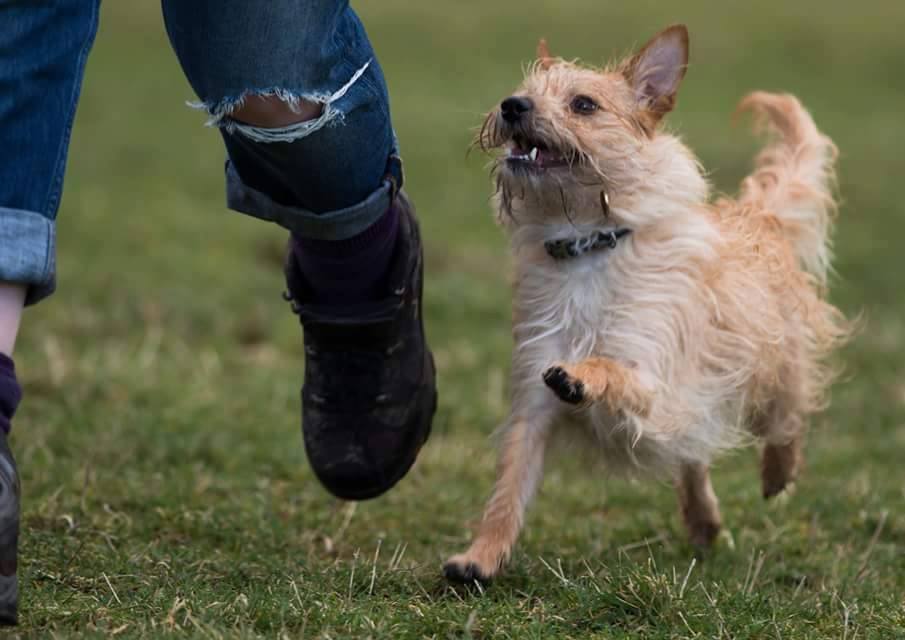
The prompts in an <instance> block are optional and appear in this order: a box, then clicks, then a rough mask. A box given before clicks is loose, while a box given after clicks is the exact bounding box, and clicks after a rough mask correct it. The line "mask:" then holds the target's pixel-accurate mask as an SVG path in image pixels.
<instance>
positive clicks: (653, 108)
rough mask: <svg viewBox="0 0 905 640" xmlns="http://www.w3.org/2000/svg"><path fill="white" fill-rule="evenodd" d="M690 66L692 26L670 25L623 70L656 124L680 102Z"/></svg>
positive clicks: (642, 105)
mask: <svg viewBox="0 0 905 640" xmlns="http://www.w3.org/2000/svg"><path fill="white" fill-rule="evenodd" d="M687 67H688V29H686V28H685V25H684V24H676V25H673V26H671V27H667V28H666V29H664V30H663V31H661V32H660V33H658V34H657V35H655V36H654V37H653V38H651V40H650V41H649V42H648V43H647V44H646V45H644V47H642V48H641V50H640V51H639V52H638V53H636V54H635V55H634V56H632V58H631V59H629V61H628V62H627V63H626V65H625V66H624V67H623V74H624V75H625V77H626V79H627V80H628V81H629V84H630V85H631V86H632V88H633V89H634V91H635V98H636V100H637V101H638V104H639V106H640V107H641V108H642V109H644V110H645V111H646V112H647V113H649V114H650V116H651V117H652V118H653V124H656V123H657V122H659V121H660V119H661V118H662V117H663V116H665V115H666V114H667V113H669V112H670V111H672V109H673V107H674V106H675V105H676V92H678V90H679V84H681V82H682V78H684V77H685V69H686V68H687Z"/></svg>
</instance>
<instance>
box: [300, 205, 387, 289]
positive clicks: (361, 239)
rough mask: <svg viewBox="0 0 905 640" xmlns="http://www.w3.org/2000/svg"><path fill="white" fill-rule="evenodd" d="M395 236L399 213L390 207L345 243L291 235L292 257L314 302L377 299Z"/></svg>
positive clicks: (383, 286)
mask: <svg viewBox="0 0 905 640" xmlns="http://www.w3.org/2000/svg"><path fill="white" fill-rule="evenodd" d="M398 235H399V210H398V209H397V208H396V206H395V205H393V206H390V208H389V209H387V211H386V213H384V214H383V216H382V217H381V218H380V219H378V220H377V221H376V222H375V223H374V224H372V225H371V226H370V227H368V228H367V229H365V230H364V231H362V232H361V233H359V234H358V235H356V236H353V237H351V238H348V239H346V240H337V241H330V240H314V239H311V238H302V237H299V236H295V235H293V237H292V240H293V254H294V255H295V259H296V261H297V263H298V265H299V269H300V270H301V272H302V274H303V275H304V276H305V280H306V282H307V283H308V285H309V286H310V287H311V289H312V290H313V291H314V298H315V301H316V302H321V303H328V304H329V303H346V304H347V303H354V302H367V301H372V300H379V299H380V298H382V297H383V296H384V295H385V293H386V291H384V289H385V285H386V274H387V270H388V268H389V266H390V260H391V259H392V257H393V253H394V250H395V248H396V237H397V236H398Z"/></svg>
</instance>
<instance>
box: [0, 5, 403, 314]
mask: <svg viewBox="0 0 905 640" xmlns="http://www.w3.org/2000/svg"><path fill="white" fill-rule="evenodd" d="M99 4H100V2H99V0H55V1H54V2H49V3H48V2H44V1H42V0H0V282H13V283H22V284H26V285H28V294H27V298H26V303H27V304H33V303H35V302H37V301H38V300H40V299H42V298H44V297H46V296H47V295H49V294H50V293H52V292H53V289H54V286H55V259H54V251H55V249H54V233H55V232H54V226H55V225H54V220H55V218H56V214H57V210H58V208H59V201H60V193H61V191H62V184H63V174H64V170H65V164H66V155H67V152H68V147H69V134H70V131H71V129H72V121H73V116H74V114H75V109H76V105H77V102H78V96H79V91H80V88H81V81H82V75H83V72H84V68H85V60H86V58H87V56H88V52H89V51H90V49H91V45H92V43H93V41H94V35H95V33H96V31H97V24H98V10H99ZM162 5H163V15H164V20H165V23H166V29H167V33H168V34H169V36H170V42H171V43H172V45H173V48H174V50H175V51H176V55H177V57H178V58H179V62H180V64H181V65H182V68H183V70H184V72H185V75H186V77H187V78H188V80H189V82H190V83H191V85H192V87H193V88H194V90H195V92H196V93H197V94H198V97H199V98H200V101H199V102H198V103H197V105H196V106H198V107H199V108H201V109H204V110H205V111H206V112H207V114H208V117H209V118H208V123H209V124H211V125H213V126H217V127H218V128H219V131H220V133H221V135H222V137H223V141H224V143H225V146H226V151H227V161H226V198H227V205H228V206H229V208H231V209H233V210H235V211H239V212H241V213H246V214H249V215H252V216H255V217H257V218H261V219H263V220H268V221H271V222H275V223H277V224H279V225H281V226H282V227H284V228H286V229H288V230H289V231H292V232H293V233H295V234H297V235H299V236H303V237H310V238H317V239H322V240H343V239H346V238H350V237H352V236H354V235H356V234H358V233H360V232H361V231H363V230H365V229H367V228H368V227H369V226H370V225H371V224H372V223H373V222H374V221H376V220H377V219H378V218H380V216H381V215H382V214H383V213H384V212H385V211H386V209H387V207H388V206H389V204H390V200H391V198H392V194H393V193H394V190H395V189H398V188H399V187H401V186H402V165H401V161H400V160H399V156H398V152H397V145H396V139H395V135H394V133H393V128H392V124H391V120H390V108H389V98H388V95H387V88H386V83H385V81H384V77H383V72H382V71H381V69H380V65H379V64H378V62H377V59H376V57H375V55H374V51H373V50H372V48H371V44H370V42H369V41H368V37H367V34H366V33H365V30H364V27H363V26H362V24H361V22H360V21H359V19H358V17H357V16H356V15H355V13H354V11H352V9H351V8H350V7H349V4H348V2H347V1H342V0H304V1H303V0H267V1H266V2H247V1H246V0H192V1H187V0H163V2H162ZM136 73H139V74H140V73H141V70H136ZM249 95H275V96H277V97H279V98H280V99H282V100H284V101H286V102H287V103H288V104H289V105H290V106H291V105H292V104H293V103H294V102H296V103H297V101H298V100H299V99H306V100H310V101H314V102H317V103H320V104H321V105H323V106H322V113H321V115H320V116H318V117H317V118H315V119H313V120H307V121H304V122H299V123H295V124H291V125H288V126H284V127H278V128H263V127H257V126H252V125H249V124H244V123H242V122H239V121H237V120H235V119H233V118H232V117H231V113H232V112H234V111H235V110H236V109H238V108H239V106H241V104H242V102H243V100H244V99H245V98H246V97H247V96H249Z"/></svg>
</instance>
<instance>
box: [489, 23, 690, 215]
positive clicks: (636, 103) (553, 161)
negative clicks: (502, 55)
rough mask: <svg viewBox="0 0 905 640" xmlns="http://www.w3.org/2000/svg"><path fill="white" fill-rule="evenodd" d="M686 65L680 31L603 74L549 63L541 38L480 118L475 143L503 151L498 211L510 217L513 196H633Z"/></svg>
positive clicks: (551, 60)
mask: <svg viewBox="0 0 905 640" xmlns="http://www.w3.org/2000/svg"><path fill="white" fill-rule="evenodd" d="M687 64H688V31H687V30H686V28H685V27H684V26H682V25H675V26H671V27H669V28H667V29H665V30H664V31H662V32H660V33H659V34H657V35H656V36H655V37H654V38H652V39H651V40H650V42H648V43H647V44H646V45H645V46H644V47H642V48H641V49H640V50H639V51H638V52H637V53H635V54H634V55H632V56H630V57H628V58H627V59H625V60H623V61H621V62H619V63H618V64H616V65H613V66H610V67H607V68H605V69H592V68H587V67H583V66H580V65H578V64H576V63H573V62H568V61H565V60H562V59H560V58H554V57H552V56H551V55H550V53H549V51H548V49H547V46H546V43H545V42H544V41H541V43H540V45H539V46H538V53H537V61H536V62H535V63H534V64H533V65H532V66H531V67H530V68H529V71H528V73H527V76H526V77H525V80H524V81H523V82H522V84H521V86H520V87H519V88H518V89H517V90H516V91H515V92H514V93H513V94H512V95H511V96H509V97H507V98H505V99H504V100H503V101H502V102H501V103H500V104H499V106H498V107H497V108H496V109H494V110H493V111H491V112H490V113H489V114H488V115H487V117H486V119H485V121H484V125H483V127H482V128H481V131H480V133H479V135H478V138H477V143H478V145H479V146H481V148H483V149H484V150H499V151H500V152H501V153H499V154H498V156H497V157H496V160H495V163H494V170H495V172H496V178H497V186H498V188H499V199H500V205H501V209H502V210H505V209H507V208H508V209H509V211H508V212H509V213H511V212H512V201H513V198H515V199H521V200H525V199H526V198H527V199H529V200H530V199H531V198H530V196H532V195H533V196H534V197H535V199H540V200H542V201H543V200H552V199H554V198H557V197H560V196H561V197H562V198H563V206H564V207H565V198H566V195H568V196H569V197H570V198H573V199H574V198H575V197H576V196H577V195H578V196H580V195H581V194H582V193H583V194H584V198H585V199H586V200H588V201H589V202H590V201H595V202H598V203H599V202H600V197H601V196H600V193H601V192H606V193H608V194H610V195H612V194H613V193H616V194H618V193H619V192H626V191H637V190H638V187H639V182H640V181H644V180H645V179H646V178H647V177H648V176H650V175H651V174H652V173H654V172H656V170H657V168H655V167H652V166H649V165H650V161H649V160H650V158H652V157H654V156H656V155H657V154H656V153H654V152H653V150H652V149H651V148H650V147H651V146H652V145H654V144H656V140H657V138H658V137H660V136H658V125H659V123H660V121H661V120H662V118H663V116H665V115H666V114H667V113H669V111H671V110H672V108H673V107H674V105H675V103H676V93H677V91H678V88H679V84H680V83H681V81H682V78H683V77H684V75H685V69H686V66H687ZM660 155H662V154H660ZM599 206H600V205H598V209H597V211H598V212H599V211H600V208H599Z"/></svg>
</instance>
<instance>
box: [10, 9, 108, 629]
mask: <svg viewBox="0 0 905 640" xmlns="http://www.w3.org/2000/svg"><path fill="white" fill-rule="evenodd" d="M97 15H98V2H97V1H95V0H59V1H58V2H37V1H35V0H24V1H22V0H20V1H18V2H16V1H13V2H10V1H9V0H0V149H2V153H0V625H6V624H15V623H16V620H17V606H18V582H17V578H16V567H17V551H18V539H19V479H18V475H17V471H16V463H15V460H14V459H13V456H12V452H11V451H10V449H9V444H8V442H7V435H8V434H9V431H10V429H11V427H12V418H13V414H14V413H15V411H16V407H17V405H18V404H19V400H20V398H21V390H20V388H19V383H18V381H17V380H16V371H15V365H14V364H13V360H12V357H11V356H12V352H13V347H14V346H15V340H16V334H17V333H18V329H19V323H20V320H21V317H22V309H23V306H24V305H25V304H33V303H35V302H37V301H38V300H40V299H42V298H44V297H46V296H48V295H49V294H50V293H51V292H52V291H53V289H54V265H55V260H54V220H55V218H56V214H57V209H58V207H59V203H60V193H61V190H62V185H63V172H64V168H65V164H66V155H67V152H68V148H69V132H70V130H71V128H72V120H73V117H74V115H75V108H76V101H77V100H78V95H79V90H80V87H81V82H82V74H83V71H84V67H85V59H86V58H87V55H88V51H89V49H90V48H91V44H92V42H93V40H94V35H95V32H96V30H97Z"/></svg>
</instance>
